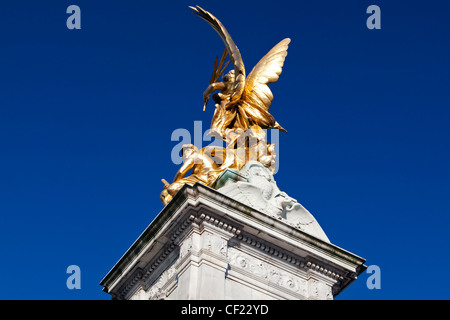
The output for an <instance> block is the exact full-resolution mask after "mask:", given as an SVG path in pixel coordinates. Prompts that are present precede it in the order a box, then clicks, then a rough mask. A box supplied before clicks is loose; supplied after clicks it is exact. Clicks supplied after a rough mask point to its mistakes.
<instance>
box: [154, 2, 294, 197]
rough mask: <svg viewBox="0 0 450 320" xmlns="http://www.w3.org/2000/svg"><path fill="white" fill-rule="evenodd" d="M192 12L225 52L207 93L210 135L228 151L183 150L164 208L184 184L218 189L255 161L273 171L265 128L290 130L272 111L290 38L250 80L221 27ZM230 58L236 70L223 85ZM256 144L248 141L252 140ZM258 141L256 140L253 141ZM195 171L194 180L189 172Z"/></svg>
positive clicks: (206, 15) (167, 185)
mask: <svg viewBox="0 0 450 320" xmlns="http://www.w3.org/2000/svg"><path fill="white" fill-rule="evenodd" d="M190 8H191V9H193V10H194V13H195V14H197V15H198V16H200V17H201V18H202V19H204V20H205V21H206V22H208V23H209V24H210V25H211V26H212V27H213V29H214V30H216V32H217V33H218V34H219V36H220V37H221V38H222V40H223V42H224V44H225V51H224V53H223V55H222V57H221V59H220V62H219V63H218V58H216V61H215V63H214V69H213V73H212V76H211V80H210V83H209V86H208V88H207V89H206V90H205V92H204V93H203V99H204V103H205V104H204V106H203V111H205V109H206V106H207V104H208V101H209V98H210V95H211V94H212V93H213V92H214V91H219V92H217V93H215V94H213V96H212V99H213V100H214V103H215V107H216V109H215V111H214V115H213V118H212V121H211V130H210V135H212V136H214V137H215V138H217V139H221V140H224V141H225V142H227V144H228V145H227V147H226V148H221V147H205V148H203V149H201V150H199V149H198V148H196V147H195V146H193V145H186V146H183V165H182V166H181V167H180V169H179V170H178V172H177V173H176V175H175V178H174V180H173V182H172V183H168V182H167V181H166V180H164V179H162V182H163V183H164V189H163V191H162V192H161V195H160V198H161V201H162V202H163V204H164V205H166V204H167V203H168V202H169V201H170V200H171V199H172V198H173V197H174V196H175V194H176V193H177V192H178V191H179V190H180V189H181V188H182V187H183V186H184V185H185V184H191V185H193V184H195V183H201V184H204V185H207V186H214V184H215V182H216V179H217V178H218V176H219V175H220V174H221V173H222V172H223V171H224V170H226V169H235V170H239V169H241V168H242V166H243V165H244V164H245V163H246V162H248V161H250V160H256V161H258V162H260V163H261V164H263V165H264V166H266V167H268V168H270V169H272V170H273V168H274V166H273V165H274V163H275V152H274V145H273V144H268V143H267V141H266V140H265V132H264V130H263V129H278V130H280V131H283V132H286V130H285V129H284V128H283V127H281V126H280V125H279V124H278V122H277V121H275V119H274V117H273V116H272V115H271V114H270V113H269V108H270V105H271V103H272V100H273V94H272V91H271V90H270V88H269V83H272V82H276V81H277V80H278V78H279V76H280V74H281V71H282V68H283V64H284V60H285V58H286V55H287V48H288V45H289V43H290V42H291V40H290V39H288V38H286V39H284V40H282V41H281V42H279V43H278V44H277V45H276V46H275V47H273V48H272V50H270V51H269V52H268V53H267V54H266V55H265V56H264V57H263V58H262V59H261V60H260V61H259V62H258V63H257V64H256V66H255V67H254V68H253V70H252V71H251V72H250V74H249V75H248V76H247V77H246V73H245V67H244V62H243V61H242V57H241V54H240V52H239V49H238V48H237V46H236V45H235V44H234V42H233V39H231V36H230V35H229V33H228V31H227V30H226V29H225V27H224V26H223V25H222V23H221V22H220V21H219V20H218V19H217V18H216V17H214V16H213V15H212V14H211V13H209V12H208V11H206V10H203V9H202V8H200V7H199V6H197V7H196V8H194V7H190ZM227 56H229V57H230V61H231V62H232V64H233V66H234V68H233V69H232V70H231V71H229V72H228V73H227V74H225V75H224V76H223V81H221V82H220V81H219V78H220V77H221V75H222V73H223V71H224V70H225V69H226V67H227V65H228V62H227V63H226V64H224V62H225V59H226V57H227ZM250 137H251V138H252V139H253V138H256V142H250V141H251V138H250ZM252 141H255V140H252ZM261 142H262V143H261ZM189 171H192V174H191V175H190V176H186V174H187V173H188V172H189Z"/></svg>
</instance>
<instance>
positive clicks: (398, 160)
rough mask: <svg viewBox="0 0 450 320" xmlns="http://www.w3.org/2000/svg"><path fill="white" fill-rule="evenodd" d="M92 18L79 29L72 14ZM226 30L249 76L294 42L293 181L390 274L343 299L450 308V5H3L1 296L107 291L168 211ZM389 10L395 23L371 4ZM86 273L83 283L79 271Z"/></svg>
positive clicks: (353, 248)
mask: <svg viewBox="0 0 450 320" xmlns="http://www.w3.org/2000/svg"><path fill="white" fill-rule="evenodd" d="M71 4H76V5H79V6H80V8H81V19H82V20H81V27H82V29H81V30H68V29H67V28H66V19H67V17H68V16H69V15H68V14H66V8H67V7H68V6H69V5H71ZM196 4H198V5H200V6H202V7H203V8H205V9H206V10H209V11H211V12H212V13H214V14H215V15H216V16H218V18H219V19H220V20H221V21H222V22H223V23H224V24H225V26H226V27H227V29H228V31H229V32H230V33H231V35H232V37H233V38H234V40H235V42H236V44H237V45H238V47H239V49H240V51H241V53H242V56H243V59H244V62H245V65H246V67H247V70H248V71H250V70H251V68H252V67H253V66H254V65H255V64H256V63H257V62H258V60H259V59H260V58H261V57H262V56H263V55H264V54H265V53H266V52H267V51H268V50H269V49H270V48H271V47H272V46H273V45H275V44H276V43H277V42H278V41H280V40H281V39H283V38H285V37H290V38H291V39H292V43H291V46H290V48H289V54H288V56H287V59H286V62H285V67H284V69H283V73H282V75H281V77H280V80H279V81H278V82H277V83H275V84H273V85H272V86H271V88H272V91H273V93H274V97H275V99H274V101H273V104H272V109H271V112H272V114H273V115H274V116H275V118H276V119H277V120H278V122H279V123H280V124H281V125H282V126H283V127H285V128H286V129H287V130H288V131H289V133H287V134H281V135H280V170H279V171H278V173H277V174H276V176H275V178H276V180H277V183H278V186H279V187H280V188H281V189H282V190H283V191H285V192H287V193H288V194H289V195H290V196H292V197H294V198H296V199H297V200H298V201H299V202H300V203H302V204H303V205H304V206H305V207H306V208H307V209H308V210H309V211H311V213H313V214H314V216H315V217H316V218H317V220H318V221H319V223H320V224H321V225H322V227H323V229H324V230H325V232H326V233H327V234H328V236H329V238H330V240H331V241H332V242H333V243H334V244H336V245H337V246H339V247H342V248H344V249H346V250H348V251H350V252H353V253H355V254H357V255H360V256H362V257H364V258H366V259H367V265H378V266H379V267H380V268H381V289H380V290H369V289H368V288H367V287H366V280H367V278H368V274H366V273H363V274H361V276H360V277H359V279H358V280H357V281H356V282H355V283H354V284H352V285H351V286H350V287H349V288H347V289H346V290H345V291H344V292H342V294H341V295H340V296H339V297H338V298H339V299H449V298H450V294H449V291H448V287H449V285H450V280H449V277H448V276H447V271H448V270H449V268H450V258H449V255H448V253H449V249H448V246H449V240H450V236H449V231H448V230H449V227H450V223H449V222H450V218H449V204H450V203H449V198H450V197H449V196H450V183H449V180H450V168H449V159H450V152H449V147H450V143H449V134H450V129H449V121H450V90H449V89H450V83H449V82H450V81H449V78H448V77H449V74H450V25H449V20H448V17H449V14H450V5H449V3H448V2H447V1H436V0H433V1H383V0H370V1H366V0H358V1H356V0H355V1H346V0H342V1H285V0H278V1H263V0H255V1H233V0H231V1H225V2H219V1H203V0H202V1H197V2H195V1H194V2H192V1H189V2H186V1H158V2H156V1H134V0H128V1H124V0H122V1H113V0H108V1H100V0H96V1H87V0H84V1H83V0H74V1H62V0H54V1H49V0H41V1H23V0H18V1H3V2H2V3H1V4H0V248H1V250H0V253H1V257H0V289H1V290H0V299H109V298H110V296H109V295H108V294H106V293H103V292H102V291H101V286H100V285H99V282H100V280H101V279H102V278H103V277H104V276H105V275H106V273H107V272H108V271H109V270H110V269H111V267H112V266H113V265H114V264H115V263H116V262H117V261H118V259H119V258H120V257H121V256H122V254H123V253H124V252H125V251H126V250H127V249H128V248H129V246H130V245H131V244H132V243H133V242H134V240H135V239H136V238H137V237H138V236H139V235H140V234H141V232H142V231H143V230H144V229H145V228H146V226H147V225H148V224H149V223H150V222H151V221H152V219H153V218H154V217H155V216H156V215H157V214H158V213H159V212H160V210H161V209H162V204H161V202H160V200H159V193H160V191H161V189H162V183H161V182H160V179H161V178H165V179H167V180H171V179H172V178H173V175H174V174H175V172H176V170H177V169H178V166H177V165H174V164H173V163H172V162H171V158H170V154H171V150H172V148H173V147H174V146H175V145H176V143H177V142H173V141H171V134H172V132H173V130H175V129H177V128H186V129H188V130H189V131H191V132H192V133H193V126H194V121H196V120H197V121H203V124H204V130H206V129H208V128H209V124H210V121H211V117H212V112H213V108H212V105H210V106H209V108H208V110H207V112H205V113H204V112H202V103H203V102H202V92H203V90H204V89H205V88H206V86H207V84H208V81H209V78H210V74H211V70H212V66H213V60H214V58H215V56H216V55H220V54H221V53H222V51H223V44H222V42H221V40H220V38H219V37H218V36H217V34H216V33H215V32H214V31H213V29H211V28H210V27H209V26H208V25H207V24H206V22H204V21H202V20H201V19H200V18H198V17H197V16H195V15H194V14H192V13H191V12H190V11H191V10H190V9H189V8H188V5H196ZM371 4H376V5H378V6H380V8H381V27H382V29H381V30H368V29H367V27H366V19H367V17H368V16H369V15H368V14H366V9H367V7H368V6H369V5H371ZM72 264H75V265H78V266H79V267H80V268H81V290H68V289H67V288H66V279H67V277H68V274H66V268H67V267H68V266H69V265H72Z"/></svg>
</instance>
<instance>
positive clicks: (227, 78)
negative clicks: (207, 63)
mask: <svg viewBox="0 0 450 320" xmlns="http://www.w3.org/2000/svg"><path fill="white" fill-rule="evenodd" d="M223 82H227V83H233V82H234V69H232V70H230V72H228V73H227V74H226V75H224V76H223Z"/></svg>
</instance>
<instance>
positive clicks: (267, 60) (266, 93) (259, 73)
mask: <svg viewBox="0 0 450 320" xmlns="http://www.w3.org/2000/svg"><path fill="white" fill-rule="evenodd" d="M290 42H291V39H289V38H286V39H284V40H282V41H280V42H279V43H278V44H277V45H276V46H275V47H273V48H272V50H270V51H269V52H268V53H267V54H266V55H265V56H264V57H263V58H262V59H261V60H260V61H259V62H258V64H257V65H256V66H255V67H254V68H253V70H252V71H251V72H250V74H249V75H248V77H247V80H246V81H245V88H244V92H243V95H242V99H243V100H245V101H246V102H247V103H249V104H250V105H257V106H261V107H263V108H264V109H265V110H266V111H268V110H269V108H270V105H271V103H272V100H273V94H272V91H271V90H270V88H269V86H268V84H269V83H271V82H276V81H277V80H278V78H279V77H280V74H281V71H282V68H283V64H284V60H285V58H286V55H287V49H288V46H289V43H290Z"/></svg>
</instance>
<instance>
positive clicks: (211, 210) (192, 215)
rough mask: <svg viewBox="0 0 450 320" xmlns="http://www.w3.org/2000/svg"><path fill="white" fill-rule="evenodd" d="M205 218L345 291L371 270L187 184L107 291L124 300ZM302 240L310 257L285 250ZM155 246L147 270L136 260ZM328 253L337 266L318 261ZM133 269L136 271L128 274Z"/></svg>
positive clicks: (117, 269) (115, 272) (116, 270)
mask: <svg viewBox="0 0 450 320" xmlns="http://www.w3.org/2000/svg"><path fill="white" fill-rule="evenodd" d="M180 212H181V213H182V214H180ZM203 223H206V224H210V225H213V226H215V227H216V228H220V229H222V230H223V231H226V232H228V233H230V235H231V236H233V237H234V238H236V239H237V240H239V241H242V242H244V243H246V244H248V245H250V246H253V247H255V248H257V249H259V250H262V251H264V252H266V253H269V254H271V255H272V256H274V257H276V258H279V259H281V260H283V261H286V262H288V263H290V264H292V265H293V266H296V267H297V268H301V269H304V270H312V271H314V272H318V273H321V274H322V275H324V276H326V277H328V278H330V279H333V280H336V281H338V282H339V285H338V287H336V288H335V289H334V291H335V292H340V291H341V290H342V289H343V288H345V287H346V286H347V285H348V284H349V283H351V282H352V281H353V280H354V279H355V278H356V276H357V275H358V274H359V273H361V272H362V271H363V270H364V269H365V266H364V265H363V264H364V262H365V260H364V259H362V258H360V257H358V256H356V255H354V254H352V253H349V252H348V251H345V250H343V249H341V248H339V247H337V246H335V245H333V244H330V243H327V242H325V241H323V240H320V239H317V238H315V237H312V236H310V235H308V234H306V233H305V232H303V231H301V230H298V229H296V228H294V227H293V226H291V225H289V224H286V223H283V221H279V220H278V219H276V218H274V217H270V216H267V215H265V214H263V213H261V212H259V211H256V210H254V209H252V208H249V207H247V206H245V205H243V204H241V203H239V202H237V201H235V200H233V199H231V198H229V197H227V196H225V195H223V194H221V193H219V192H217V191H216V190H214V189H211V188H208V187H206V186H203V185H200V184H196V185H194V186H193V187H192V186H189V185H185V186H184V187H183V188H182V189H181V190H180V191H179V192H178V194H177V195H176V196H175V197H174V199H173V200H172V201H171V202H170V203H169V204H168V205H167V206H166V207H165V208H164V209H163V210H162V211H161V212H160V213H159V214H158V215H157V217H156V218H155V219H154V220H153V222H152V223H151V224H150V225H149V226H148V227H147V228H146V229H145V230H144V232H143V233H142V234H141V235H140V237H139V238H138V239H137V240H136V241H135V242H134V243H133V245H132V246H131V247H130V248H129V249H128V251H127V252H126V253H125V254H124V255H123V256H122V258H121V259H120V260H119V261H118V262H117V263H116V265H115V266H114V267H113V268H112V269H111V271H110V272H109V273H108V274H107V275H106V276H105V278H104V279H103V280H102V281H101V283H100V284H101V285H102V286H104V289H103V290H104V291H106V292H108V293H111V294H116V295H117V296H118V298H119V299H120V298H123V297H124V296H126V295H127V294H128V292H129V291H130V290H131V289H132V288H133V287H134V286H135V285H136V283H137V282H138V281H145V280H146V279H147V278H148V277H149V276H150V275H151V274H152V272H153V271H154V270H156V269H157V268H158V266H159V265H160V264H161V263H162V262H163V261H164V259H166V258H167V256H168V255H169V254H170V253H171V252H172V251H173V250H174V249H175V248H176V247H177V244H176V243H177V239H179V237H180V236H181V235H182V234H183V233H184V232H185V230H186V229H188V228H190V227H191V225H192V224H197V225H201V224H203ZM277 237H278V240H277ZM299 241H300V243H303V245H304V246H305V247H306V248H310V249H311V252H308V253H307V255H306V257H302V256H301V255H300V254H295V252H296V250H289V251H290V252H294V254H287V253H286V250H280V249H279V248H280V245H281V244H282V245H289V246H291V248H294V247H295V242H299ZM290 242H291V243H290ZM163 244H164V245H163ZM294 249H295V248H294ZM303 249H304V248H302V249H297V251H298V250H300V251H301V250H303ZM150 250H151V251H153V252H155V253H156V252H159V253H158V254H157V255H156V256H155V257H156V258H154V259H153V260H152V261H150V263H149V264H148V265H147V266H146V267H145V269H141V268H139V267H138V266H137V265H136V262H137V261H138V260H139V258H140V257H143V256H144V255H145V254H147V253H148V252H149V251H150ZM308 250H309V249H308ZM300 251H298V252H300ZM315 255H317V256H315ZM324 255H325V256H327V257H328V258H330V259H331V260H330V261H334V262H335V265H333V266H331V265H328V264H327V265H324V264H323V263H320V262H318V261H320V260H321V259H320V257H321V256H324ZM128 273H129V274H132V276H131V277H130V276H128V277H123V275H125V274H128ZM123 278H126V281H125V283H124V282H123V281H122V280H123ZM121 279H122V280H121ZM118 292H119V293H118Z"/></svg>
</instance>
